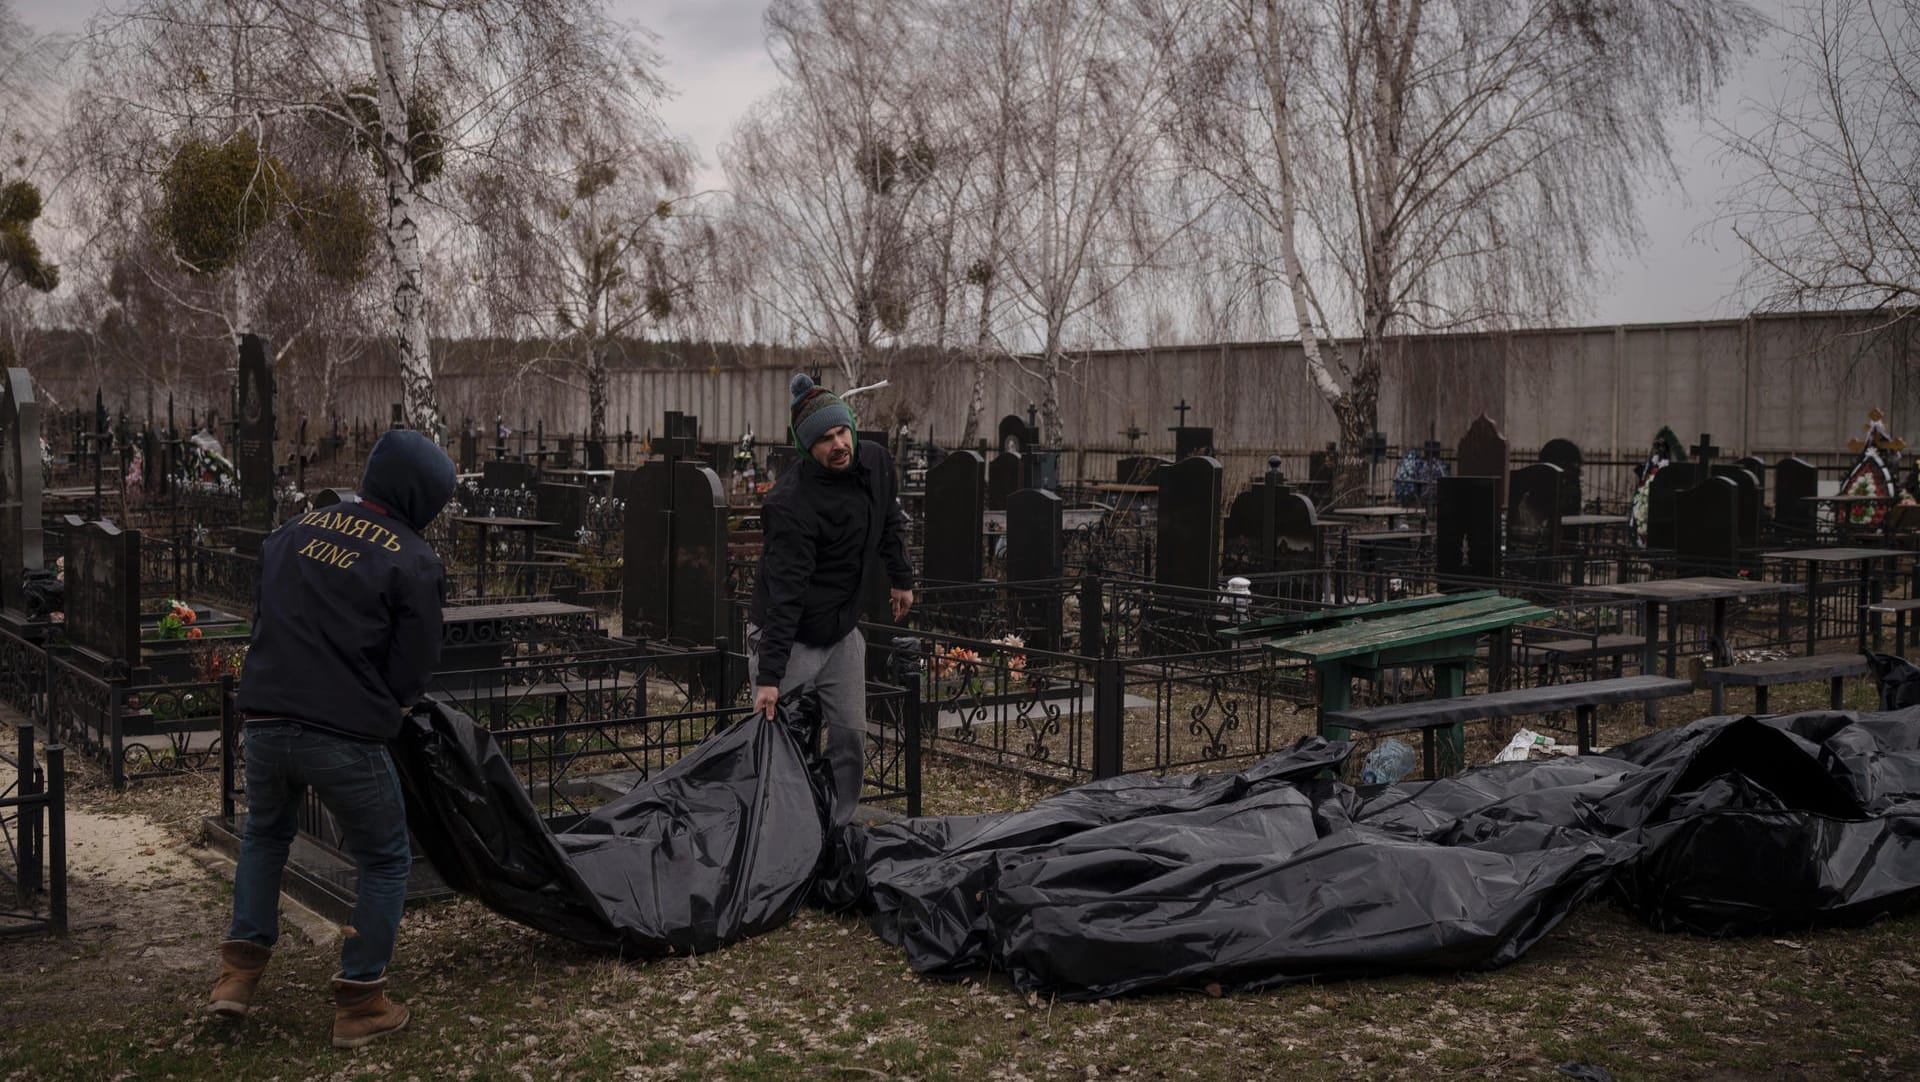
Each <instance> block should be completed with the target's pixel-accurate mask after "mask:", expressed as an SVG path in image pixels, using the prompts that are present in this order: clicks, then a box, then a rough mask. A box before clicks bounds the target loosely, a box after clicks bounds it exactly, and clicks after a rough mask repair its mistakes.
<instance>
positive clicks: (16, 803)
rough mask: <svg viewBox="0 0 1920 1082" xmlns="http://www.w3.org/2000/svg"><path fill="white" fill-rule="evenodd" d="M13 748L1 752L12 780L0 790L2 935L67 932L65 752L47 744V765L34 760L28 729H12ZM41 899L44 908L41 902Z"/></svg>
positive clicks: (0, 760)
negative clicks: (5, 860) (3, 862)
mask: <svg viewBox="0 0 1920 1082" xmlns="http://www.w3.org/2000/svg"><path fill="white" fill-rule="evenodd" d="M15 735H16V738H17V739H16V750H15V751H14V752H13V754H12V755H8V754H6V753H5V752H0V768H3V767H12V768H13V772H12V777H11V779H10V780H8V781H7V782H6V785H5V787H4V788H0V848H3V849H4V850H5V854H6V857H7V858H8V860H9V861H10V863H9V864H8V865H6V866H0V881H4V888H5V890H6V894H5V895H4V896H3V897H0V936H13V935H25V934H28V933H31V932H39V931H48V930H51V931H55V932H65V931H66V930H67V817H66V807H67V781H66V779H67V768H66V749H65V748H63V747H61V746H60V745H59V744H49V745H47V747H46V749H45V752H46V766H45V767H41V766H40V765H39V764H37V763H36V762H35V761H34V751H33V745H34V732H33V726H32V725H20V726H17V727H16V733H15ZM43 895H44V901H45V906H44V908H42V906H41V905H40V904H39V902H40V900H41V898H42V896H43Z"/></svg>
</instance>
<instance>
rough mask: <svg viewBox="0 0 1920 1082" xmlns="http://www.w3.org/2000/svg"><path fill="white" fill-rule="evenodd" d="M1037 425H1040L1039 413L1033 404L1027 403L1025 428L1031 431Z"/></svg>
mask: <svg viewBox="0 0 1920 1082" xmlns="http://www.w3.org/2000/svg"><path fill="white" fill-rule="evenodd" d="M1039 424H1040V411H1039V409H1037V408H1036V407H1035V406H1034V404H1033V403H1031V402H1029V403H1027V428H1028V430H1029V431H1031V430H1033V429H1034V428H1035V427H1036V426H1038V425H1039Z"/></svg>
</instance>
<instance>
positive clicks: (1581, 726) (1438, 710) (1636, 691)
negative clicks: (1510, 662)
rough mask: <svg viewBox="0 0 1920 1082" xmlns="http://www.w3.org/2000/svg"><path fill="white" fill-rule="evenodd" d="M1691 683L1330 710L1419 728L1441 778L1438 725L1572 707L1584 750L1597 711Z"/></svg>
mask: <svg viewBox="0 0 1920 1082" xmlns="http://www.w3.org/2000/svg"><path fill="white" fill-rule="evenodd" d="M1692 690H1693V685H1692V684H1691V683H1689V682H1687V681H1685V680H1679V679H1675V678H1673V677H1670V676H1621V677H1616V678H1614V679H1611V680H1589V681H1585V682H1582V683H1578V684H1550V685H1548V686H1546V687H1539V688H1520V689H1517V690H1514V691H1493V692H1488V693H1486V694H1484V695H1459V696H1455V697H1453V698H1446V699H1425V700H1422V701H1420V702H1411V703H1394V704H1392V705H1390V706H1374V707H1368V708H1366V709H1363V710H1338V711H1331V710H1330V711H1328V712H1327V716H1326V720H1327V722H1328V723H1329V724H1335V725H1342V726H1345V727H1346V728H1348V729H1355V730H1358V731H1360V732H1365V733H1375V734H1379V733H1391V732H1404V731H1407V730H1410V729H1418V730H1420V753H1421V759H1422V761H1423V762H1424V764H1425V766H1426V771H1427V777H1429V778H1433V777H1438V776H1439V775H1438V767H1437V764H1436V763H1435V761H1434V759H1435V748H1434V736H1433V733H1434V730H1435V729H1441V728H1447V727H1449V726H1453V725H1459V724H1462V723H1464V722H1469V721H1484V720H1487V719H1491V718H1510V717H1518V716H1521V715H1525V714H1551V713H1554V712H1555V711H1559V710H1572V711H1573V712H1574V717H1575V719H1576V721H1575V729H1574V731H1575V739H1576V740H1577V741H1578V742H1579V746H1580V753H1581V754H1582V755H1584V754H1586V753H1588V752H1590V751H1592V750H1593V722H1594V713H1595V711H1596V710H1597V709H1598V708H1599V707H1602V706H1606V705H1608V704H1611V703H1628V702H1652V701H1654V700H1656V699H1666V698H1671V697H1673V696H1675V695H1686V694H1688V693H1689V692H1691V691H1692Z"/></svg>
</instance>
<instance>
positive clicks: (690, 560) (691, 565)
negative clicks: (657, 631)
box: [667, 462, 729, 645]
mask: <svg viewBox="0 0 1920 1082" xmlns="http://www.w3.org/2000/svg"><path fill="white" fill-rule="evenodd" d="M672 541H673V570H672V574H673V582H672V594H671V596H670V597H669V599H668V605H669V612H670V617H669V619H668V623H667V630H668V636H669V637H670V638H671V639H673V640H674V641H676V642H684V643H692V644H697V645H705V644H707V643H711V642H713V641H714V640H715V639H717V638H722V637H725V636H726V634H727V629H728V623H729V621H728V619H727V490H726V488H725V486H723V485H721V483H720V477H719V475H718V474H716V473H714V472H713V471H712V470H710V469H708V468H707V467H705V466H700V465H696V464H694V463H691V462H681V463H678V464H676V465H675V466H674V469H673V529H672Z"/></svg>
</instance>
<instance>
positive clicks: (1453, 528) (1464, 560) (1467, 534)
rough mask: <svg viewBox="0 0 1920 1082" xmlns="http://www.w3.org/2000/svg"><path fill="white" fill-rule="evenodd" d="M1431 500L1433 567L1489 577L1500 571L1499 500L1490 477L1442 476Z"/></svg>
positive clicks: (1478, 577) (1437, 570)
mask: <svg viewBox="0 0 1920 1082" xmlns="http://www.w3.org/2000/svg"><path fill="white" fill-rule="evenodd" d="M1436 484H1437V485H1438V488H1439V492H1440V495H1439V498H1438V499H1437V500H1436V501H1435V503H1434V535H1435V536H1434V546H1435V548H1434V570H1435V571H1436V572H1437V573H1439V574H1441V575H1451V576H1464V577H1468V578H1475V579H1491V578H1495V577H1498V575H1499V574H1500V504H1499V502H1498V501H1497V499H1496V495H1497V493H1498V492H1499V488H1498V486H1497V485H1496V484H1495V479H1494V478H1492V477H1442V478H1440V480H1439V481H1438V482H1436Z"/></svg>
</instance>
